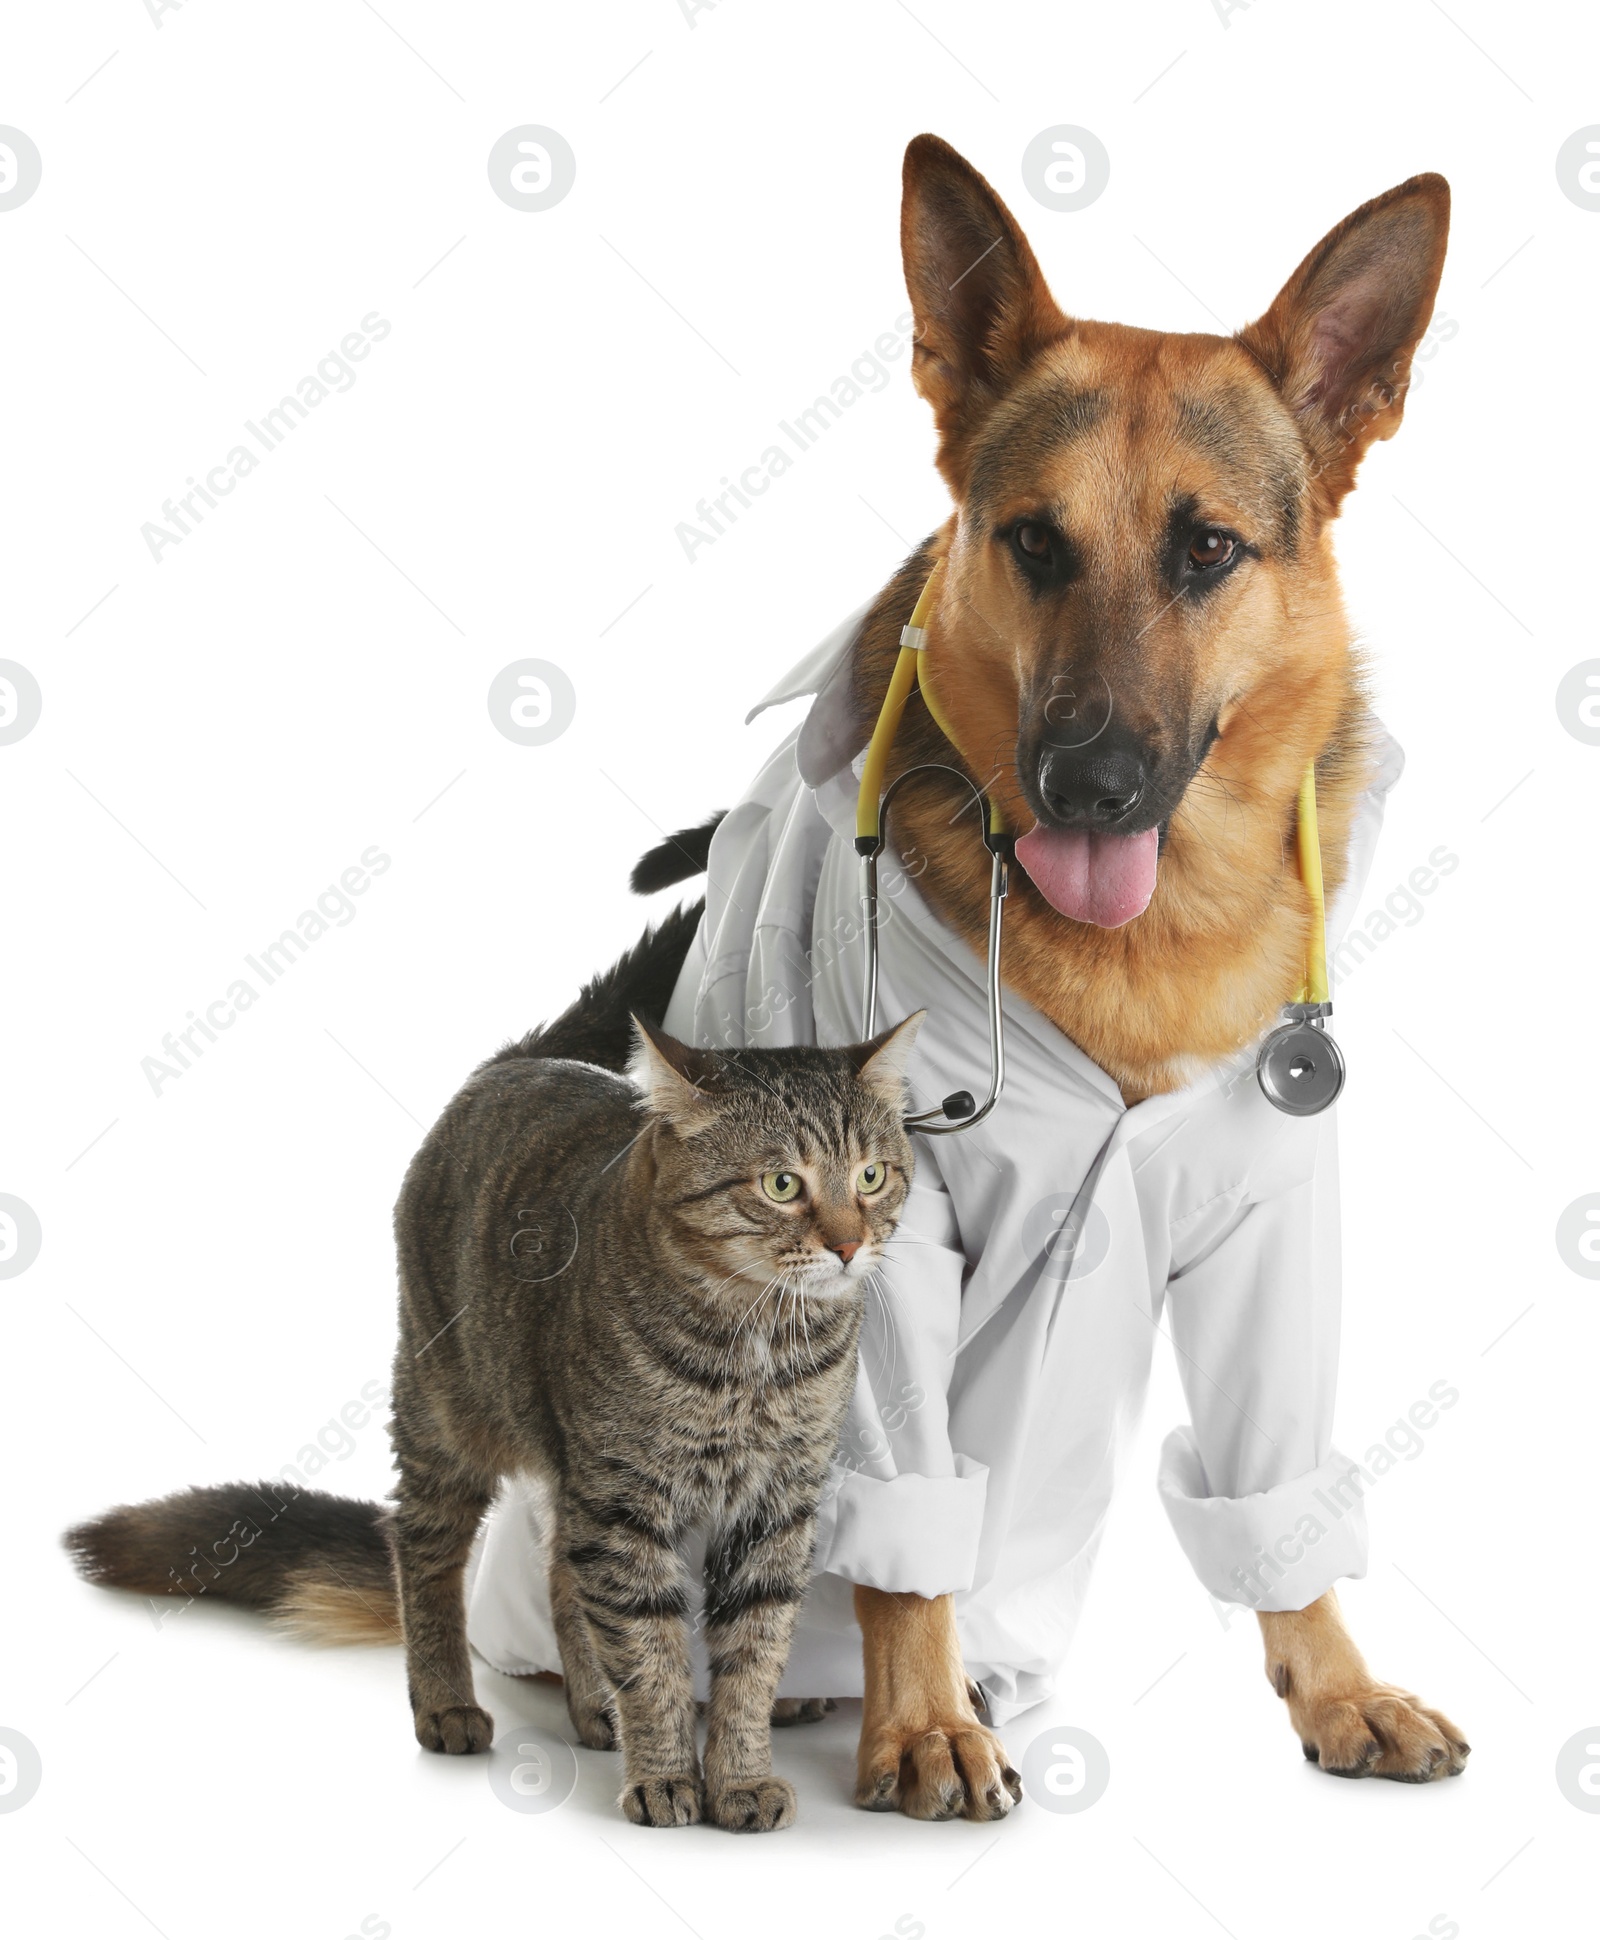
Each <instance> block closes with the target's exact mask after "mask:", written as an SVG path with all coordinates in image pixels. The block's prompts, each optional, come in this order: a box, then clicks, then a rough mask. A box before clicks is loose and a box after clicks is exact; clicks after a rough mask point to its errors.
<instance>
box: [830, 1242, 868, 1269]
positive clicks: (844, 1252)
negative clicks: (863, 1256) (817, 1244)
mask: <svg viewBox="0 0 1600 1940" xmlns="http://www.w3.org/2000/svg"><path fill="white" fill-rule="evenodd" d="M828 1251H829V1252H830V1253H837V1254H838V1255H839V1258H840V1259H841V1260H843V1261H844V1263H845V1265H846V1266H848V1265H849V1264H850V1262H851V1261H852V1260H853V1259H854V1258H855V1256H856V1255H857V1254H858V1253H859V1252H860V1251H861V1242H860V1240H858V1239H842V1240H840V1241H839V1243H838V1245H837V1246H830V1247H829V1248H828Z"/></svg>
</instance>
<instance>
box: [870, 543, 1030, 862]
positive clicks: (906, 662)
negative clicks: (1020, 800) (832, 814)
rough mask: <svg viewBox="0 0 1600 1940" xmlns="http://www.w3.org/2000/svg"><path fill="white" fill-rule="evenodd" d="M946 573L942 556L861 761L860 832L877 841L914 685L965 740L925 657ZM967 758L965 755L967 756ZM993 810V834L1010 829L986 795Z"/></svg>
mask: <svg viewBox="0 0 1600 1940" xmlns="http://www.w3.org/2000/svg"><path fill="white" fill-rule="evenodd" d="M943 571H944V561H943V560H942V559H941V560H940V561H939V562H938V563H937V564H936V565H935V567H934V569H933V571H932V572H931V573H929V575H928V577H927V579H926V580H925V581H924V583H923V588H922V591H921V593H920V594H919V595H918V597H917V604H916V606H915V608H914V609H913V611H912V614H911V618H910V620H909V622H908V623H907V624H906V625H905V626H904V627H902V628H901V629H900V652H899V655H898V657H897V658H896V660H895V663H894V672H893V673H892V674H891V675H890V676H889V687H888V691H887V692H886V693H885V695H884V697H883V705H882V706H881V707H880V708H879V709H878V720H877V724H876V726H875V727H874V728H873V730H872V739H871V740H870V741H869V742H868V743H867V758H866V760H865V761H864V762H863V763H862V764H861V787H860V790H859V792H858V793H857V795H856V834H857V836H858V837H860V838H861V839H862V840H868V841H875V840H877V839H879V838H880V837H881V835H882V832H883V807H882V804H883V795H884V786H883V777H884V771H885V769H886V768H887V767H888V765H889V756H890V753H891V752H892V750H893V748H894V741H895V736H896V735H897V734H898V733H899V731H900V719H901V716H902V715H903V714H904V713H905V711H906V703H907V701H909V700H910V698H911V690H912V688H913V687H915V688H916V689H917V691H918V692H919V693H920V694H921V695H922V702H923V705H924V706H925V707H926V708H927V710H928V713H929V714H930V715H931V716H932V718H933V724H934V726H935V727H936V728H938V730H939V732H940V733H941V734H942V735H943V736H944V738H945V739H946V740H947V741H948V742H949V743H950V745H951V747H952V748H954V749H955V751H956V753H957V754H958V755H959V754H960V753H961V743H960V742H959V741H958V740H957V739H956V734H955V729H954V728H953V727H952V726H951V725H950V722H949V720H948V719H947V718H946V715H945V712H944V709H943V708H942V707H941V706H940V705H939V701H938V697H937V696H936V695H935V693H934V691H933V684H932V682H931V681H930V680H929V678H928V666H927V662H926V660H925V659H924V657H923V649H924V647H925V645H926V643H927V634H928V618H929V615H930V614H931V613H932V611H933V603H934V596H935V592H936V590H937V588H938V584H939V575H940V574H941V573H942V572H943ZM963 759H965V757H964V756H963ZM984 802H985V806H986V809H987V813H988V827H989V833H990V834H991V835H1004V834H1005V833H1006V823H1005V817H1004V815H1003V814H1002V813H1001V812H1000V805H999V803H998V802H997V801H996V800H995V798H994V797H993V796H992V795H986V796H985V797H984Z"/></svg>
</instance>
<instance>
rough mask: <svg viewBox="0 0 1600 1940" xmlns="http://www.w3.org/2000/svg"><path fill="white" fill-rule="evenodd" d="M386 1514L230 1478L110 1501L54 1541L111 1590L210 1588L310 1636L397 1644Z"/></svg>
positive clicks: (203, 1593)
mask: <svg viewBox="0 0 1600 1940" xmlns="http://www.w3.org/2000/svg"><path fill="white" fill-rule="evenodd" d="M388 1525H389V1511H388V1510H387V1509H385V1508H384V1507H383V1506H382V1505H381V1504H379V1503H376V1502H353V1501H350V1500H348V1499H347V1498H346V1497H343V1496H337V1495H324V1494H323V1493H322V1491H321V1490H320V1489H302V1488H299V1487H297V1486H293V1485H291V1484H289V1483H287V1482H284V1481H282V1480H279V1481H276V1482H257V1483H253V1484H252V1483H249V1482H230V1483H225V1484H223V1486H221V1487H220V1488H208V1489H182V1490H180V1491H179V1492H178V1494H176V1495H167V1496H162V1497H161V1498H160V1499H159V1500H157V1501H155V1502H140V1503H136V1504H134V1505H133V1506H131V1507H128V1506H124V1507H122V1508H119V1509H108V1510H107V1511H106V1512H105V1514H104V1515H101V1516H96V1517H94V1518H93V1519H92V1520H91V1521H89V1522H81V1523H79V1524H78V1526H77V1527H76V1528H75V1529H69V1530H68V1531H67V1533H66V1535H65V1536H64V1537H63V1538H62V1541H63V1543H64V1544H65V1546H66V1548H67V1549H68V1550H69V1551H70V1552H71V1555H72V1559H73V1561H74V1563H75V1564H76V1565H77V1567H78V1570H79V1571H80V1573H81V1574H82V1575H84V1576H86V1577H87V1578H88V1579H89V1581H90V1582H91V1583H103V1584H105V1585H106V1586H107V1587H108V1588H110V1589H117V1590H134V1591H137V1592H138V1593H139V1594H140V1595H141V1596H148V1597H157V1596H167V1597H185V1598H189V1599H193V1598H197V1597H218V1598H220V1599H221V1600H222V1601H223V1602H225V1603H237V1604H242V1605H243V1606H244V1607H245V1608H247V1609H251V1610H260V1611H262V1612H263V1613H264V1614H265V1615H266V1616H268V1617H269V1618H271V1619H272V1620H273V1621H274V1622H275V1623H278V1624H281V1625H283V1626H284V1627H285V1628H286V1629H288V1630H291V1631H293V1632H294V1633H295V1634H296V1635H297V1636H299V1637H301V1638H303V1639H304V1640H305V1641H307V1642H310V1643H319V1644H397V1643H399V1642H400V1605H399V1600H398V1597H397V1596H396V1593H395V1576H394V1561H393V1556H392V1553H391V1550H390V1546H389V1535H388ZM180 1607H183V1608H187V1607H188V1606H187V1604H184V1605H183V1606H180Z"/></svg>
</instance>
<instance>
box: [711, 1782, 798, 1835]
mask: <svg viewBox="0 0 1600 1940" xmlns="http://www.w3.org/2000/svg"><path fill="white" fill-rule="evenodd" d="M706 1811H707V1816H708V1817H709V1818H710V1819H711V1821H712V1823H713V1824H715V1825H719V1826H721V1827H722V1828H723V1829H724V1830H725V1831H727V1832H778V1831H781V1830H782V1828H783V1827H784V1826H786V1825H793V1824H794V1815H795V1796H794V1787H793V1786H792V1785H791V1784H790V1783H789V1781H788V1779H786V1778H773V1777H772V1776H771V1775H770V1774H768V1776H767V1777H765V1778H735V1779H730V1780H729V1781H728V1782H727V1783H726V1784H725V1785H713V1786H711V1787H709V1788H708V1790H707V1793H706Z"/></svg>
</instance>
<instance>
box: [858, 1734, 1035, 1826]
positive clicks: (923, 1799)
mask: <svg viewBox="0 0 1600 1940" xmlns="http://www.w3.org/2000/svg"><path fill="white" fill-rule="evenodd" d="M1021 1797H1022V1780H1021V1778H1020V1777H1019V1776H1018V1775H1017V1773H1016V1772H1015V1771H1013V1770H1012V1767H1011V1763H1010V1760H1009V1759H1008V1758H1007V1757H1006V1748H1005V1746H1004V1745H1003V1744H1001V1742H1000V1740H999V1739H998V1738H997V1737H996V1736H995V1734H994V1733H993V1732H992V1731H990V1730H989V1728H988V1727H987V1726H986V1725H981V1724H979V1723H978V1722H977V1721H976V1720H975V1719H965V1718H963V1719H954V1720H952V1721H951V1722H950V1723H948V1724H941V1725H935V1726H933V1727H932V1728H931V1729H929V1728H926V1727H924V1728H920V1729H918V1730H914V1731H906V1730H899V1729H896V1728H894V1727H893V1726H886V1727H883V1728H880V1729H879V1730H876V1731H874V1732H872V1733H871V1734H870V1735H864V1736H863V1737H862V1740H861V1751H860V1756H859V1758H858V1760H857V1765H856V1804H857V1805H859V1806H862V1807H864V1808H865V1810H867V1811H868V1812H895V1811H899V1812H904V1813H905V1814H906V1815H907V1817H908V1818H912V1819H956V1818H967V1819H1003V1818H1004V1817H1005V1815H1006V1814H1007V1813H1008V1812H1009V1811H1010V1810H1011V1808H1012V1806H1014V1805H1015V1804H1016V1803H1017V1801H1018V1800H1019V1799H1020V1798H1021Z"/></svg>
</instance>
